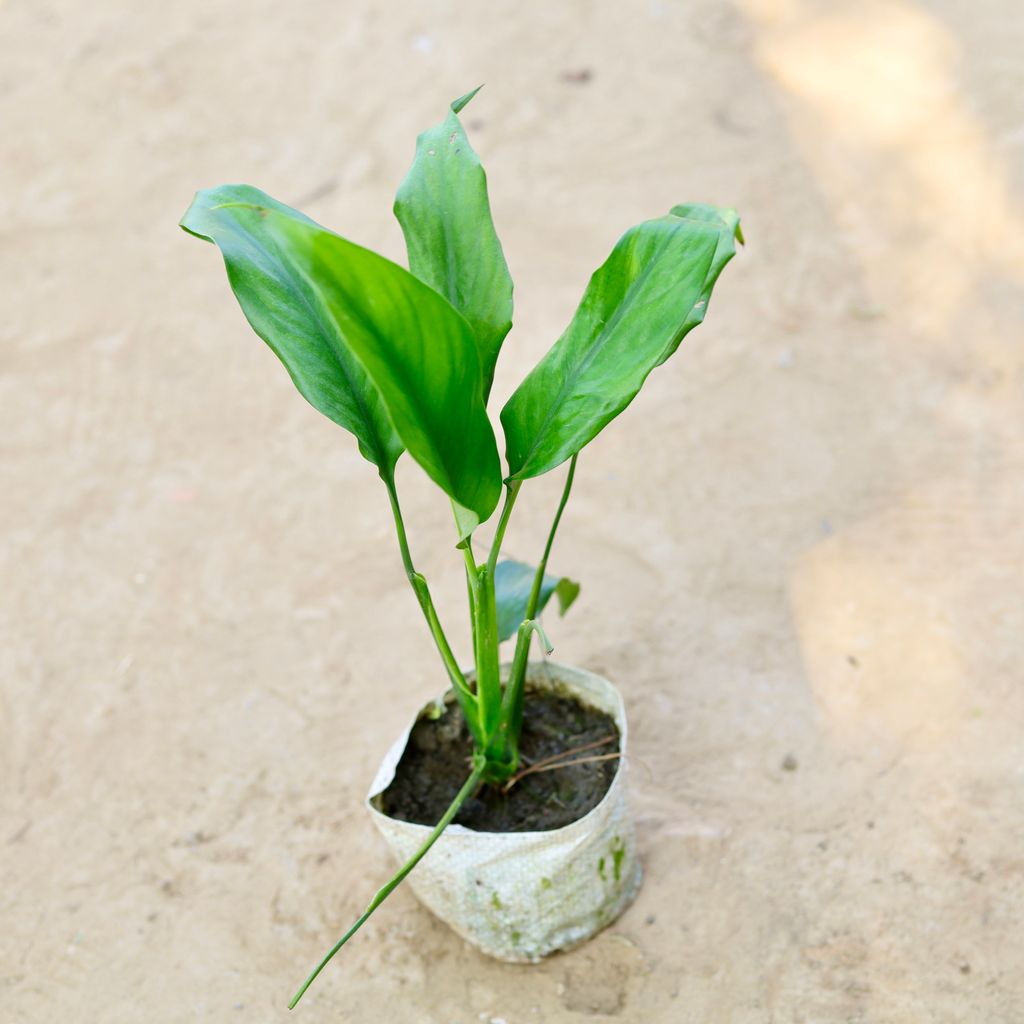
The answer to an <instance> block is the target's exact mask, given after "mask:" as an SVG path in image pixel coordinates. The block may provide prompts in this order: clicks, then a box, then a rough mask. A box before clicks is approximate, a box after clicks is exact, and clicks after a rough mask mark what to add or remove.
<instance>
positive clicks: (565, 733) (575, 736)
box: [380, 686, 619, 832]
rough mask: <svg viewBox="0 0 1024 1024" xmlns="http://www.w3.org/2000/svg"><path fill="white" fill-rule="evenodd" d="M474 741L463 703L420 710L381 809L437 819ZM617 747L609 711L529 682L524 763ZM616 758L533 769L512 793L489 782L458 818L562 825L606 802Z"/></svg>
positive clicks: (469, 822)
mask: <svg viewBox="0 0 1024 1024" xmlns="http://www.w3.org/2000/svg"><path fill="white" fill-rule="evenodd" d="M608 737H611V739H610V740H609V742H607V743H604V744H602V745H600V746H594V747H590V748H589V749H587V750H585V751H581V752H580V753H576V754H566V752H567V751H570V750H575V749H576V748H579V747H583V746H587V745H588V744H592V743H593V744H596V743H597V742H598V741H600V740H604V739H606V738H608ZM472 749H473V745H472V741H471V739H470V735H469V729H468V728H467V727H466V721H465V719H464V718H463V716H462V709H461V708H460V707H459V706H458V705H457V704H455V703H449V704H447V705H446V710H445V712H444V714H443V715H441V717H440V718H436V719H433V720H431V719H429V718H421V719H420V720H419V721H418V722H417V723H416V724H415V725H414V726H413V729H412V732H411V733H410V735H409V742H408V743H407V744H406V747H405V752H404V753H403V754H402V759H401V760H400V761H399V762H398V768H397V770H396V771H395V777H394V779H393V780H392V782H391V785H390V786H388V788H387V789H386V790H385V791H384V792H383V794H381V800H380V809H381V810H382V811H383V812H384V813H385V814H387V815H388V816H389V817H392V818H397V819H398V820H399V821H411V822H414V823H415V824H417V825H436V824H437V822H438V821H440V819H441V816H442V815H443V814H444V812H445V811H446V810H448V806H449V805H450V804H451V802H452V800H453V799H454V798H455V795H456V794H457V793H458V791H459V790H460V789H461V788H462V785H463V783H464V782H465V781H466V778H467V776H468V775H469V772H470V764H469V757H470V753H471V751H472ZM618 749H619V730H618V728H617V727H616V725H615V721H614V720H613V719H612V718H610V717H609V716H608V715H606V714H605V713H604V712H603V711H598V710H596V709H595V708H591V707H588V706H587V705H585V704H583V703H581V702H580V701H579V700H577V699H576V698H575V697H572V696H567V695H566V696H563V695H560V694H554V693H551V692H549V691H542V692H541V691H537V690H531V689H530V688H529V686H527V693H526V701H525V702H524V711H523V730H522V733H521V734H520V740H519V750H520V757H521V765H520V771H522V770H523V769H525V768H528V767H529V766H530V765H536V764H537V763H538V762H540V761H542V760H543V759H544V758H549V757H555V756H557V755H563V754H564V755H565V756H566V758H567V759H582V758H591V757H599V756H601V755H604V754H614V753H617V752H618ZM559 760H561V758H559ZM618 766H619V761H618V758H611V759H608V760H604V761H588V762H586V763H583V764H573V765H568V766H566V767H560V768H556V769H554V770H551V771H535V772H530V773H528V774H526V775H524V776H523V777H522V778H521V779H519V781H517V782H516V783H515V785H513V786H512V787H511V789H509V791H508V792H507V793H503V792H502V789H501V787H500V786H483V787H482V788H481V789H480V790H479V791H478V792H477V794H476V795H475V796H471V797H470V798H469V799H468V800H466V802H465V803H464V804H463V805H462V808H461V809H460V811H459V813H458V815H456V817H455V822H456V824H459V825H465V826H466V827H467V828H471V829H474V830H475V831H477V832H546V831H549V830H551V829H556V828H562V827H563V826H565V825H570V824H572V822H574V821H576V820H577V819H578V818H582V817H583V815H585V814H587V813H588V812H589V811H591V810H593V809H594V808H595V807H596V806H597V805H598V804H599V803H600V802H601V799H602V798H603V797H604V795H605V793H607V792H608V788H609V787H610V786H611V784H612V780H613V779H614V778H615V773H616V771H618Z"/></svg>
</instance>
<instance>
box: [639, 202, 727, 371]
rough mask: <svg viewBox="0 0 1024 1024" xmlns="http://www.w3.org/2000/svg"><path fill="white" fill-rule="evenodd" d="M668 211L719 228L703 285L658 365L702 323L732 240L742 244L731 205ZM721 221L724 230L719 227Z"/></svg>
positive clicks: (687, 205)
mask: <svg viewBox="0 0 1024 1024" xmlns="http://www.w3.org/2000/svg"><path fill="white" fill-rule="evenodd" d="M669 213H670V214H671V215H672V216H673V217H683V218H684V219H688V220H699V221H703V222H704V223H706V224H712V225H714V226H715V227H717V228H719V235H718V245H717V246H716V247H715V255H714V257H712V260H711V267H710V268H709V269H708V273H707V276H706V277H705V278H704V287H703V289H701V293H700V298H699V299H698V300H697V302H696V303H694V306H693V309H692V310H691V311H690V316H689V317H688V318H687V321H686V324H685V325H684V329H683V331H682V332H681V333H680V335H679V337H678V338H676V339H674V344H672V345H671V346H670V347H669V349H668V350H667V351H666V352H664V354H663V355H662V357H661V359H659V360H658V365H659V366H660V365H661V364H662V363H663V362H665V360H666V359H668V357H669V356H670V355H672V353H673V352H675V350H676V349H677V348H678V347H679V342H681V341H682V340H683V336H684V335H686V334H688V333H689V332H690V331H691V330H693V328H694V327H696V326H697V325H698V324H700V323H703V322H704V315H705V314H706V313H707V311H708V302H710V301H711V290H712V289H713V288H714V287H715V282H716V281H717V280H718V276H719V274H721V273H722V271H723V270H724V269H725V265H726V264H727V263H728V262H729V260H731V259H732V258H733V256H735V255H736V243H737V242H739V243H740V245H742V244H743V231H742V230H741V229H740V218H739V214H738V213H737V212H736V211H735V210H733V209H732V208H731V207H719V206H707V205H706V204H704V203H683V204H681V205H680V206H673V207H672V209H671V210H670V211H669ZM721 224H724V225H725V228H726V230H724V231H722V230H721Z"/></svg>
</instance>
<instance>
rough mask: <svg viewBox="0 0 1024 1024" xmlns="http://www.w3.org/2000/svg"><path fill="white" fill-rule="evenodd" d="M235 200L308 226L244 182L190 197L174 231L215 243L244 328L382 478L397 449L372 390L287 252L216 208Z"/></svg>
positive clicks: (250, 221) (254, 222)
mask: <svg viewBox="0 0 1024 1024" xmlns="http://www.w3.org/2000/svg"><path fill="white" fill-rule="evenodd" d="M239 201H244V202H255V203H259V204H262V207H263V208H264V209H268V210H279V211H282V212H283V213H284V214H285V215H289V216H292V217H295V218H298V219H300V220H303V221H306V223H308V224H309V225H310V226H312V227H315V225H314V224H313V222H312V221H308V220H307V219H306V218H305V217H304V216H303V215H302V214H301V213H297V212H296V211H294V210H292V209H290V208H289V207H287V206H283V205H282V204H280V203H278V202H276V200H274V199H271V198H270V196H268V195H265V194H264V193H262V192H259V191H258V190H257V189H253V188H249V187H248V186H245V185H238V186H230V185H225V186H222V187H221V188H218V189H210V190H208V191H206V192H200V193H198V194H197V195H196V198H195V200H194V201H193V203H192V205H191V206H190V207H189V209H188V212H187V213H186V214H185V216H184V217H183V218H182V221H181V226H182V227H183V228H184V229H185V230H186V231H188V232H189V233H190V234H193V235H196V236H197V237H198V238H202V239H204V240H205V241H208V242H214V243H215V244H216V245H217V246H219V248H220V250H221V253H222V254H223V256H224V263H225V266H226V267H227V272H228V279H229V281H230V282H231V287H232V289H233V290H234V293H235V296H236V298H237V299H238V302H239V304H240V305H241V307H242V311H243V312H244V313H245V315H246V318H247V319H248V321H249V323H250V325H251V326H252V329H253V330H254V331H255V332H256V333H257V334H258V335H259V336H260V337H261V338H262V339H263V340H264V341H265V342H266V343H267V344H268V345H269V346H270V348H271V349H273V351H274V353H275V354H276V355H277V357H278V359H280V360H281V362H282V363H283V364H284V366H285V369H286V370H287V371H288V373H289V374H290V375H291V378H292V380H293V381H294V382H295V386H296V387H297V388H298V389H299V392H300V393H301V394H302V396H303V397H304V398H305V399H306V401H308V402H309V403H310V405H312V406H313V407H314V408H315V409H318V410H319V411H320V412H322V413H323V414H324V415H325V416H327V417H328V418H329V419H332V420H334V422H335V423H337V424H339V425H340V426H342V427H344V428H345V429H346V430H350V431H351V432H352V433H353V434H355V436H356V440H357V441H358V442H359V450H360V452H362V454H363V456H364V457H365V458H367V459H368V460H369V461H370V462H372V463H373V464H374V465H375V466H377V467H378V468H379V469H380V471H381V473H382V475H384V476H389V475H390V474H391V472H392V471H393V469H394V466H395V462H396V461H397V459H398V457H399V455H401V454H402V451H403V446H402V442H401V441H400V440H399V439H398V435H397V434H396V433H395V428H394V427H393V426H392V425H391V420H390V418H389V417H388V414H387V410H386V408H385V407H384V403H383V402H382V400H381V397H380V393H379V392H378V391H377V388H376V387H375V386H374V384H373V382H372V381H371V380H370V378H369V377H368V376H367V373H366V371H365V370H364V369H363V367H362V365H361V364H360V363H359V361H358V360H357V359H356V358H355V356H354V355H353V354H352V353H351V351H350V350H349V349H348V347H347V346H346V345H343V344H341V343H340V341H339V340H338V337H337V331H336V330H335V328H334V327H333V325H332V324H331V323H330V322H329V320H328V318H327V317H325V316H322V315H321V313H320V311H319V308H318V306H317V304H316V303H315V301H314V300H313V299H312V298H311V297H310V296H309V292H310V289H309V286H308V285H307V283H306V282H305V281H304V280H303V279H302V277H301V276H300V274H299V273H298V270H297V268H296V267H295V266H294V264H293V262H292V260H291V259H290V257H289V255H288V253H287V251H282V250H281V249H280V248H279V247H278V245H277V244H276V243H275V242H274V241H273V240H272V239H270V238H268V237H267V236H266V232H263V231H260V230H259V225H260V223H261V222H260V220H259V219H257V218H254V217H252V216H244V217H241V216H238V214H239V212H240V211H239V208H238V207H234V208H223V206H222V204H224V203H237V202H239Z"/></svg>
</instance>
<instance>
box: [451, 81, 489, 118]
mask: <svg viewBox="0 0 1024 1024" xmlns="http://www.w3.org/2000/svg"><path fill="white" fill-rule="evenodd" d="M483 87H484V83H483V82H481V83H480V84H479V85H478V86H477V87H476V88H475V89H473V90H471V91H470V92H467V93H466V94H465V96H460V97H459V98H458V99H457V100H452V113H453V114H461V113H462V110H463V108H464V107H465V106H466V104H467V103H469V101H470V100H471V99H472V98H473V97H474V96H475V95H476V94H477V93H478V92H479V91H480V90H481V89H482V88H483Z"/></svg>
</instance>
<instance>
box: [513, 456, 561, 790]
mask: <svg viewBox="0 0 1024 1024" xmlns="http://www.w3.org/2000/svg"><path fill="white" fill-rule="evenodd" d="M578 457H579V455H578V453H577V454H576V455H574V456H573V457H572V461H571V462H570V463H569V473H568V475H567V476H566V478H565V486H564V487H563V488H562V497H561V499H560V500H559V502H558V509H557V511H556V512H555V518H554V520H553V521H552V523H551V529H550V530H549V531H548V539H547V543H545V545H544V554H543V556H542V557H541V560H540V564H539V565H538V566H537V572H536V573H535V574H534V577H533V586H532V587H531V588H530V599H529V601H528V602H527V605H526V618H525V619H524V621H523V623H522V625H520V627H519V632H518V634H517V635H516V649H515V653H514V654H513V656H512V669H511V671H510V672H509V676H508V682H507V683H506V684H505V700H504V702H503V705H502V713H501V730H502V733H503V735H504V736H505V737H506V738H507V742H508V747H509V751H510V754H511V769H512V772H513V773H514V772H515V771H516V769H517V768H518V766H519V733H520V731H521V729H522V726H523V689H524V687H525V683H526V666H527V663H528V661H529V656H530V641H531V639H532V637H533V633H534V632H535V631H536V632H538V634H539V635H540V637H541V640H542V642H543V643H544V647H545V650H546V651H547V653H549V654H550V653H551V644H550V643H549V642H548V639H547V637H546V636H545V635H544V631H543V630H542V629H540V627H539V625H538V624H537V623H536V618H535V617H536V615H537V606H538V605H539V604H540V592H541V587H542V586H543V584H544V573H545V572H547V568H548V558H549V557H550V555H551V548H552V546H553V545H554V543H555V534H556V533H557V532H558V524H559V523H560V522H561V521H562V513H563V512H564V511H565V506H566V502H568V500H569V492H570V491H571V490H572V481H573V477H574V476H575V475H576V460H577V458H578Z"/></svg>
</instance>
